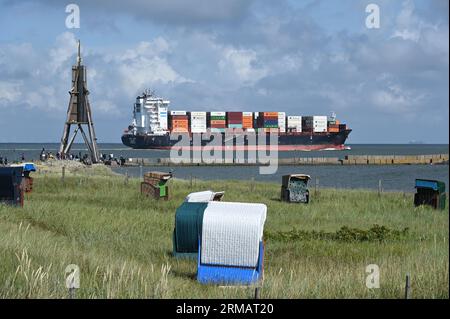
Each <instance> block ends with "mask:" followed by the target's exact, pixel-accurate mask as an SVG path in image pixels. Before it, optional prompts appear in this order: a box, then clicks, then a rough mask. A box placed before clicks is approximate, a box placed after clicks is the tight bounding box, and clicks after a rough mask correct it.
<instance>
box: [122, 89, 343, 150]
mask: <svg viewBox="0 0 450 319" xmlns="http://www.w3.org/2000/svg"><path fill="white" fill-rule="evenodd" d="M169 104H170V101H168V100H165V99H163V98H160V97H156V96H155V95H154V94H153V93H152V92H150V91H146V92H144V93H143V94H142V95H140V96H138V97H137V98H136V103H135V104H134V109H133V119H132V123H131V124H130V125H129V126H128V128H127V129H126V130H125V132H124V133H123V135H122V143H123V144H124V145H126V146H129V147H132V148H134V149H170V148H172V147H173V146H174V145H175V144H177V143H178V142H179V140H180V139H178V140H177V139H171V134H172V135H175V136H178V137H179V138H180V135H184V136H182V137H181V138H183V137H185V138H186V140H188V141H189V144H183V145H184V147H189V148H191V149H194V148H196V147H198V145H197V143H195V142H194V141H200V143H201V146H200V147H204V146H206V145H208V143H210V142H211V141H212V140H213V139H214V138H213V137H212V136H215V135H217V134H221V135H222V142H221V144H222V147H223V149H227V150H228V149H229V148H230V147H231V148H232V149H234V150H237V149H239V148H243V149H244V150H253V149H259V148H261V145H263V146H262V147H263V149H266V145H269V144H270V135H272V134H273V133H275V134H276V135H275V136H276V137H277V139H278V151H296V150H302V151H311V150H342V149H345V148H346V146H345V140H346V139H347V137H348V135H349V134H350V132H351V129H349V128H348V127H347V125H346V124H342V123H340V121H339V120H337V119H336V115H335V114H334V113H333V114H331V116H324V115H319V116H317V115H316V116H299V115H290V116H289V115H286V112H224V111H219V112H204V111H201V112H200V111H199V112H188V111H177V110H173V111H169ZM236 132H238V133H236ZM231 133H232V134H234V136H233V135H231ZM196 135H197V138H196ZM205 135H209V136H210V137H211V138H210V139H205ZM239 135H242V137H241V139H239V140H238V136H239ZM201 136H203V138H202V137H201ZM229 136H232V137H231V138H232V139H233V140H232V141H230V138H229ZM172 138H173V137H172ZM227 138H228V140H227ZM261 138H265V139H266V141H260V140H258V139H261ZM272 141H273V140H272ZM215 147H219V148H220V146H215Z"/></svg>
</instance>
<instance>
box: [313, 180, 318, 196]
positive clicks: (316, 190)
mask: <svg viewBox="0 0 450 319" xmlns="http://www.w3.org/2000/svg"><path fill="white" fill-rule="evenodd" d="M318 193H319V178H318V177H316V185H315V187H314V195H317V194H318Z"/></svg>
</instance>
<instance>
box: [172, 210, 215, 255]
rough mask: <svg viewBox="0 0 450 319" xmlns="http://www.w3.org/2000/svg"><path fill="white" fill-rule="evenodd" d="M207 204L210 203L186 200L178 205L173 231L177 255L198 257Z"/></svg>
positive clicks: (174, 247) (174, 248) (175, 253)
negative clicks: (199, 240)
mask: <svg viewBox="0 0 450 319" xmlns="http://www.w3.org/2000/svg"><path fill="white" fill-rule="evenodd" d="M207 206H208V203H189V202H184V203H183V204H181V206H180V207H178V209H177V211H176V213H175V229H174V231H173V254H174V256H175V257H188V258H196V257H197V253H198V239H199V237H200V235H201V233H202V224H203V213H204V211H205V209H206V207H207Z"/></svg>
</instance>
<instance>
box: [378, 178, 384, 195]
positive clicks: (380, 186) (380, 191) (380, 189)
mask: <svg viewBox="0 0 450 319" xmlns="http://www.w3.org/2000/svg"><path fill="white" fill-rule="evenodd" d="M382 192H383V186H382V182H381V179H379V180H378V196H379V197H381V193H382Z"/></svg>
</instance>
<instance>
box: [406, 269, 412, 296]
mask: <svg viewBox="0 0 450 319" xmlns="http://www.w3.org/2000/svg"><path fill="white" fill-rule="evenodd" d="M405 299H411V282H410V276H409V274H406V284H405Z"/></svg>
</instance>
